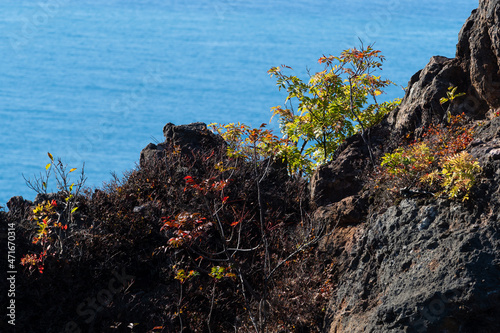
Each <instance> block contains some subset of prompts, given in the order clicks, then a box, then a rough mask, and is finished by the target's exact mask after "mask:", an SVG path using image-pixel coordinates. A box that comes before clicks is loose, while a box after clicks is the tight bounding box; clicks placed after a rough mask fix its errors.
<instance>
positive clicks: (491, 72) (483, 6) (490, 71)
mask: <svg viewBox="0 0 500 333" xmlns="http://www.w3.org/2000/svg"><path fill="white" fill-rule="evenodd" d="M499 27H500V3H499V1H498V0H482V1H480V5H479V8H478V9H476V10H474V11H473V12H472V14H471V16H470V17H469V19H468V20H467V21H466V22H465V24H464V26H463V27H462V30H461V31H460V34H459V41H458V44H457V52H456V57H455V58H454V59H448V58H445V57H439V56H438V57H432V58H431V60H430V62H429V64H428V65H427V66H426V67H425V68H424V69H423V70H421V71H419V72H418V73H416V74H415V75H414V76H413V77H412V78H411V80H410V82H409V83H408V89H407V92H406V94H405V97H404V100H403V102H402V104H401V106H400V107H399V108H398V109H397V110H395V111H394V112H392V114H391V115H390V116H389V118H388V121H389V123H390V124H391V126H392V127H393V130H394V134H400V135H401V134H402V133H405V132H408V131H412V130H414V129H415V128H418V127H420V126H422V125H424V126H426V125H428V124H429V123H430V122H431V121H433V120H440V119H442V118H443V116H444V115H445V112H446V111H450V112H451V113H452V114H457V113H462V112H465V113H467V114H469V115H472V116H474V117H476V118H481V117H483V116H484V115H485V114H486V112H487V111H488V110H489V109H496V108H499V107H500V70H499V68H500V28H499ZM450 86H456V87H458V88H457V91H458V92H464V93H466V96H464V97H461V98H458V99H457V100H456V101H455V102H453V103H447V104H445V105H443V106H442V105H441V104H440V103H439V99H440V98H441V97H445V96H446V91H447V89H448V87H450Z"/></svg>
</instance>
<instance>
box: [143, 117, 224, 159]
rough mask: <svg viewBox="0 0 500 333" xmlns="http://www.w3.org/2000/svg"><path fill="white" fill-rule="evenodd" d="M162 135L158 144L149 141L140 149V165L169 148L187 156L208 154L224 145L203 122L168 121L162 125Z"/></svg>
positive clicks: (158, 156)
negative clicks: (161, 139)
mask: <svg viewBox="0 0 500 333" xmlns="http://www.w3.org/2000/svg"><path fill="white" fill-rule="evenodd" d="M163 135H164V136H165V141H164V142H163V143H160V144H158V145H155V144H153V143H150V144H148V145H147V146H146V147H145V148H144V149H143V150H142V151H141V158H140V165H141V166H143V165H144V163H145V162H146V161H151V160H153V159H157V158H161V157H162V156H163V155H164V153H165V152H166V151H169V150H170V151H173V150H178V151H180V152H181V153H182V154H184V155H186V156H189V155H191V154H193V153H196V152H203V153H205V154H210V153H211V152H212V151H214V150H217V149H221V148H222V147H224V145H225V142H224V140H223V139H222V137H221V136H219V135H216V134H214V133H212V132H211V131H210V130H208V128H207V125H206V124H205V123H192V124H188V125H179V126H175V125H174V124H172V123H168V124H166V125H165V126H164V127H163Z"/></svg>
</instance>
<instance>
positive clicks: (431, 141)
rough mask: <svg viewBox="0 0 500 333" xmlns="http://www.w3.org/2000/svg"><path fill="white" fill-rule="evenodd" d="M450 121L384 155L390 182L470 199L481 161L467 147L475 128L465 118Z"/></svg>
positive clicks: (455, 197)
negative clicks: (465, 122) (469, 152)
mask: <svg viewBox="0 0 500 333" xmlns="http://www.w3.org/2000/svg"><path fill="white" fill-rule="evenodd" d="M450 120H451V121H450V125H448V126H447V127H444V126H435V125H432V126H430V127H429V129H428V130H427V131H426V132H425V133H424V134H423V136H422V137H423V138H422V140H421V141H417V142H414V143H412V144H409V145H408V146H405V147H399V148H397V149H396V150H394V152H392V153H387V154H385V156H383V157H382V163H381V166H382V167H383V170H384V171H385V172H387V174H389V176H390V177H392V178H391V179H390V183H392V184H394V185H396V186H399V185H403V186H405V187H406V186H410V187H417V188H424V189H426V190H428V191H432V192H434V193H436V194H438V195H444V196H447V197H449V198H451V199H459V198H461V199H462V201H465V200H468V199H469V196H470V191H471V189H472V187H473V185H474V183H475V182H476V178H477V176H478V175H479V174H480V173H481V167H480V166H479V163H478V162H477V161H476V160H475V159H474V158H473V157H472V156H470V155H469V154H468V153H467V152H466V151H464V149H465V148H466V147H467V145H468V144H469V143H470V142H471V141H472V138H473V137H472V129H471V128H470V127H467V126H465V125H463V122H464V121H465V118H464V116H463V115H458V116H454V117H451V118H450Z"/></svg>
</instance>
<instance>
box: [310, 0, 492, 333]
mask: <svg viewBox="0 0 500 333" xmlns="http://www.w3.org/2000/svg"><path fill="white" fill-rule="evenodd" d="M499 68H500V0H482V1H480V6H479V8H478V9H477V10H475V11H473V12H472V14H471V16H470V18H469V19H468V20H467V22H466V23H465V25H464V26H463V28H462V30H461V31H460V35H459V42H458V45H457V53H456V57H455V58H453V59H448V58H445V57H433V58H431V61H430V62H429V64H428V65H427V66H426V67H425V68H424V69H423V70H421V71H419V72H418V73H416V74H415V75H414V76H413V77H412V78H411V80H410V82H409V86H408V90H407V92H406V95H405V97H404V100H403V102H402V104H401V106H400V107H399V108H398V109H396V110H394V111H393V112H392V113H391V114H390V115H389V116H388V118H387V119H386V121H385V122H384V123H382V125H381V126H380V127H379V128H377V129H375V130H373V131H372V141H374V142H380V141H381V138H380V136H381V133H384V135H382V137H384V138H385V139H386V142H385V143H383V146H384V147H383V148H381V149H380V150H379V151H377V154H376V156H380V153H381V152H384V151H389V150H391V149H393V148H394V143H395V142H397V141H398V140H399V139H400V138H401V137H403V136H404V135H406V133H408V132H411V131H415V132H416V134H417V135H418V134H419V131H421V128H422V126H426V125H429V124H430V123H431V122H442V121H446V113H447V112H449V113H451V114H458V113H462V112H465V113H466V114H468V115H469V116H471V117H473V118H475V119H476V120H479V119H485V118H487V115H488V114H492V113H494V112H496V111H498V109H499V108H500V84H499V83H500V73H499ZM450 86H456V87H458V88H457V90H458V92H465V93H466V95H465V96H463V97H460V98H458V99H456V100H455V101H454V102H453V103H450V102H448V103H446V104H444V105H441V104H440V103H439V99H440V98H441V97H445V96H446V92H447V89H448V87H450ZM490 118H491V117H490ZM388 132H389V133H390V134H389V135H386V134H387V133H388ZM474 137H475V140H474V141H473V142H472V143H471V144H470V146H469V147H468V148H467V151H468V152H469V153H470V154H471V155H473V156H474V157H476V158H477V159H478V161H479V163H480V164H481V166H482V167H483V173H482V177H483V178H482V179H480V180H479V182H478V185H477V187H476V189H475V193H473V195H472V197H473V198H474V199H473V200H471V201H470V202H468V203H462V202H458V201H457V202H456V201H451V200H445V199H434V198H432V197H428V198H419V199H417V198H406V199H404V200H402V201H401V202H398V203H397V204H395V205H393V206H389V207H387V208H381V207H372V206H370V205H369V204H367V203H366V201H364V200H359V199H360V198H366V197H367V195H366V193H367V192H368V193H370V189H367V188H366V187H363V185H364V182H363V177H362V176H363V175H364V174H365V173H367V172H366V171H367V169H368V168H367V164H366V153H365V148H364V145H363V144H362V142H361V141H360V140H357V141H356V140H351V141H350V142H348V143H347V144H346V145H344V146H343V147H342V149H341V151H340V152H339V153H338V158H337V159H336V160H335V161H333V162H332V163H330V164H329V165H328V166H324V167H322V168H320V169H319V170H318V172H317V174H316V175H315V178H314V181H315V182H316V183H313V186H312V199H313V202H315V203H316V204H318V205H319V206H322V207H319V208H318V210H317V211H316V214H315V216H316V218H317V219H318V223H320V222H326V223H329V224H330V227H329V228H330V229H331V226H333V225H337V230H335V233H333V234H332V235H330V237H329V238H328V239H327V240H325V241H323V242H322V243H321V244H320V248H319V249H320V251H324V256H326V257H327V258H326V259H327V260H331V261H334V262H335V275H334V276H335V278H334V280H335V281H336V286H335V287H334V291H333V295H332V297H331V299H330V304H329V306H328V309H327V314H326V319H325V331H326V332H331V333H333V332H336V333H340V332H492V333H496V332H500V321H499V320H498V318H500V213H499V212H500V186H499V184H500V118H494V119H491V120H483V121H482V122H477V126H476V128H475V135H474ZM375 146H376V145H375ZM368 202H371V201H370V200H368ZM374 202H379V201H374ZM368 213H369V214H368ZM337 223H338V224H337Z"/></svg>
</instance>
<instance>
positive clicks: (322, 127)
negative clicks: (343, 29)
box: [268, 45, 400, 175]
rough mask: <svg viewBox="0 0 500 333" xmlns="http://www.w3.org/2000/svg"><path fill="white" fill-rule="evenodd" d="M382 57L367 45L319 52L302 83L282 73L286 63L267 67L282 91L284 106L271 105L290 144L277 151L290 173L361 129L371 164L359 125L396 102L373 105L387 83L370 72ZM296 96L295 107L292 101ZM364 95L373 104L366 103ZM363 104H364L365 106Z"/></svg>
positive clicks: (321, 159)
mask: <svg viewBox="0 0 500 333" xmlns="http://www.w3.org/2000/svg"><path fill="white" fill-rule="evenodd" d="M384 59H385V58H384V57H383V56H382V55H381V54H380V51H378V50H374V49H373V48H372V46H371V45H370V46H368V47H367V48H364V47H363V45H361V48H360V49H359V50H358V49H356V48H354V49H349V50H345V51H343V52H342V53H341V55H340V56H339V57H335V56H332V55H330V56H323V57H321V58H320V59H319V60H318V61H319V63H320V64H324V66H325V67H324V69H323V71H320V72H318V73H316V74H314V75H311V76H310V78H309V81H308V82H304V81H302V80H301V79H299V78H298V77H297V76H294V75H286V74H285V73H284V70H289V69H291V68H290V67H289V66H286V65H282V66H280V67H273V68H271V69H270V70H269V71H268V73H269V74H270V75H271V76H275V77H276V78H277V85H278V87H279V89H280V90H281V89H286V91H287V93H288V96H287V98H286V101H285V105H286V104H288V105H289V107H288V108H286V107H285V108H283V107H281V106H277V107H274V108H272V111H273V117H274V116H278V117H279V123H280V128H281V132H282V134H283V136H284V138H285V139H287V140H288V142H289V143H290V145H288V146H286V147H285V149H284V150H283V152H284V154H285V155H286V157H287V161H288V163H289V164H290V167H291V172H292V173H299V174H306V175H307V174H309V173H310V172H311V169H312V168H311V165H313V166H314V165H316V166H317V165H319V164H323V163H325V162H328V161H329V160H331V158H332V157H333V154H334V153H335V151H336V149H337V148H338V146H339V145H340V144H341V143H342V142H344V141H345V139H347V138H348V137H350V136H351V135H353V134H355V133H356V132H361V136H362V138H363V140H364V141H365V143H366V145H367V147H368V151H369V153H370V158H371V161H372V163H373V156H372V149H371V143H370V138H369V137H368V136H367V133H366V132H365V129H366V128H367V127H370V126H373V125H375V124H377V123H378V122H380V121H381V120H382V118H383V117H384V116H385V115H386V114H387V113H388V112H390V111H391V110H392V109H394V108H395V107H396V106H397V105H399V103H400V100H399V99H397V100H395V101H393V102H385V103H382V104H379V103H378V102H377V96H379V95H380V94H382V89H383V88H384V87H386V86H388V85H389V84H391V83H392V82H391V81H389V80H382V79H381V78H380V76H375V75H374V72H375V71H376V70H378V69H380V68H381V67H382V63H383V61H384ZM293 99H296V100H297V103H298V105H297V107H296V110H295V108H294V106H293V103H292V100H293ZM369 99H371V100H372V101H373V102H372V103H371V104H368V101H369ZM367 104H368V105H367Z"/></svg>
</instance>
